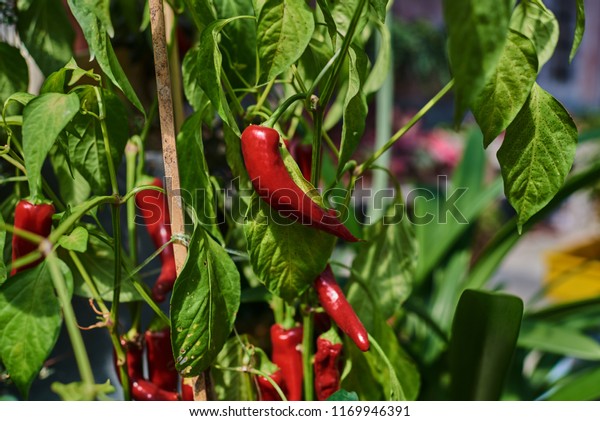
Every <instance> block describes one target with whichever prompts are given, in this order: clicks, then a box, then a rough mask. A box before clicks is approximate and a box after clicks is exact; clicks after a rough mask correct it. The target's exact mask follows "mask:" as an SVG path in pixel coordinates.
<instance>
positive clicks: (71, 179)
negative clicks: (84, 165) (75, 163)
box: [50, 148, 92, 206]
mask: <svg viewBox="0 0 600 421" xmlns="http://www.w3.org/2000/svg"><path fill="white" fill-rule="evenodd" d="M65 149H66V148H65ZM50 162H51V163H52V168H53V169H54V175H55V176H56V178H57V179H58V188H59V190H60V196H61V198H62V199H63V201H64V202H65V203H69V204H70V205H73V206H76V205H79V204H81V203H83V202H85V201H86V200H87V199H88V198H89V197H90V194H91V193H92V189H91V187H90V184H89V183H88V180H87V178H86V177H84V176H83V175H82V174H81V173H80V172H79V170H78V169H77V168H74V167H72V166H71V163H70V162H69V161H68V150H65V151H63V150H61V148H53V149H51V150H50Z"/></svg>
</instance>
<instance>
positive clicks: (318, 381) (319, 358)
mask: <svg viewBox="0 0 600 421" xmlns="http://www.w3.org/2000/svg"><path fill="white" fill-rule="evenodd" d="M341 353H342V344H341V343H332V342H331V341H330V340H329V339H327V338H324V337H322V336H320V337H318V338H317V351H316V352H315V393H316V395H317V399H318V400H320V401H324V400H326V399H327V398H328V397H329V396H331V395H332V394H333V393H335V392H337V391H338V390H339V389H340V355H341Z"/></svg>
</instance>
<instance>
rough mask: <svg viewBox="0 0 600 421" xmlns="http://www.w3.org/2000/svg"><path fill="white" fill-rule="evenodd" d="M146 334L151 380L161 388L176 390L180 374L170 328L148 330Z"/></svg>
mask: <svg viewBox="0 0 600 421" xmlns="http://www.w3.org/2000/svg"><path fill="white" fill-rule="evenodd" d="M144 336H145V338H146V352H147V357H148V377H149V379H150V382H152V383H154V384H155V385H156V386H158V387H159V388H161V389H164V390H167V391H173V392H174V391H176V390H177V383H178V381H179V375H178V373H177V370H176V369H175V360H174V359H173V351H172V349H171V334H170V331H169V328H168V327H167V328H164V329H161V330H157V331H151V330H147V331H146V333H145V335H144Z"/></svg>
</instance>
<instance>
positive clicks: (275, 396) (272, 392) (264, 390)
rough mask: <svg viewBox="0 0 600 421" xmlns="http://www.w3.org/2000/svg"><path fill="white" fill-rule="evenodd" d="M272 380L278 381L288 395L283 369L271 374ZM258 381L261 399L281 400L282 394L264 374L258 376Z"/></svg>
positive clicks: (278, 384)
mask: <svg viewBox="0 0 600 421" xmlns="http://www.w3.org/2000/svg"><path fill="white" fill-rule="evenodd" d="M269 377H271V380H273V381H274V382H275V383H277V386H279V388H280V389H281V391H282V392H283V394H284V395H287V387H286V384H285V379H284V378H283V372H282V371H281V369H279V370H277V371H276V372H274V373H273V374H271V375H270V376H269ZM256 381H257V383H258V390H259V392H260V399H259V400H261V401H280V400H281V396H279V393H277V390H276V389H275V388H274V387H273V385H272V384H271V382H269V380H267V379H266V377H263V376H256Z"/></svg>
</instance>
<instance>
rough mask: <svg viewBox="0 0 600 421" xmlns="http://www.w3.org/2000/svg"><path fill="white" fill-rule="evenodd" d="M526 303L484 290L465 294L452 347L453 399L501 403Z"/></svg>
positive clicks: (454, 331) (451, 343)
mask: <svg viewBox="0 0 600 421" xmlns="http://www.w3.org/2000/svg"><path fill="white" fill-rule="evenodd" d="M522 316H523V301H521V299H520V298H518V297H515V296H512V295H508V294H498V293H489V292H484V291H475V290H466V291H465V292H463V294H462V296H461V297H460V301H459V303H458V307H457V309H456V313H455V315H454V321H453V324H452V336H451V341H450V346H449V351H448V352H449V358H450V360H449V361H450V374H451V385H450V399H451V400H498V399H499V398H500V395H501V393H502V388H503V385H504V379H505V377H506V373H507V372H508V368H509V365H510V361H511V359H512V355H513V353H514V349H515V345H516V343H517V337H518V336H519V328H520V325H521V318H522Z"/></svg>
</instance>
